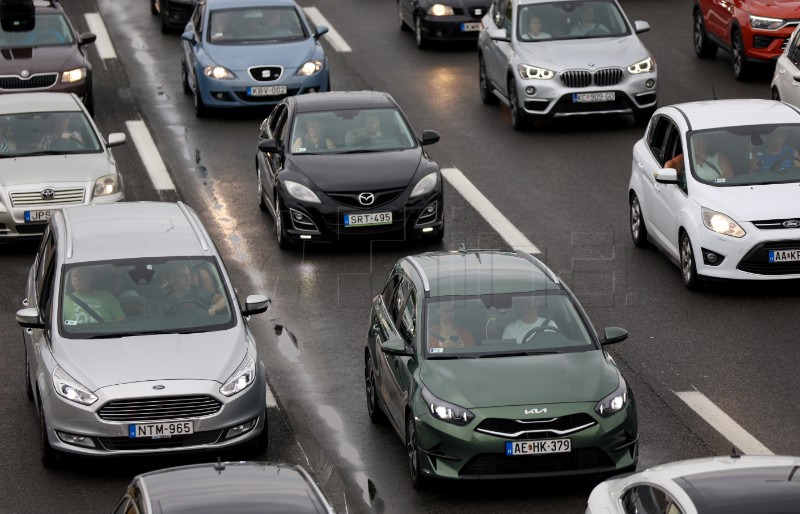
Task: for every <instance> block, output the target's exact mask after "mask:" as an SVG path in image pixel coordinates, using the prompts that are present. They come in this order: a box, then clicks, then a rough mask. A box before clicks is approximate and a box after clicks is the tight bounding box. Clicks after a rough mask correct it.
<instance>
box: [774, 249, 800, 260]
mask: <svg viewBox="0 0 800 514" xmlns="http://www.w3.org/2000/svg"><path fill="white" fill-rule="evenodd" d="M789 261H800V250H770V251H769V262H789Z"/></svg>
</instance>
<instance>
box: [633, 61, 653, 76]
mask: <svg viewBox="0 0 800 514" xmlns="http://www.w3.org/2000/svg"><path fill="white" fill-rule="evenodd" d="M654 71H656V60H655V59H653V58H652V57H648V58H647V59H645V60H644V61H639V62H637V63H636V64H631V65H630V66H628V73H630V74H631V75H638V74H639V73H652V72H654Z"/></svg>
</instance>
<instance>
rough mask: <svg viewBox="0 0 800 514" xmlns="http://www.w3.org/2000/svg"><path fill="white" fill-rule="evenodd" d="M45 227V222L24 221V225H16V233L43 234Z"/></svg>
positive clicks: (27, 234)
mask: <svg viewBox="0 0 800 514" xmlns="http://www.w3.org/2000/svg"><path fill="white" fill-rule="evenodd" d="M45 227H47V223H46V222H42V223H25V224H24V225H17V234H24V235H26V236H32V235H42V234H44V229H45Z"/></svg>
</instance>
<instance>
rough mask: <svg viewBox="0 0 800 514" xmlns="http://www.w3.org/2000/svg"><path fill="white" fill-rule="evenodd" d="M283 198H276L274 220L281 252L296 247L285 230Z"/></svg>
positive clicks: (278, 196)
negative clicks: (282, 209)
mask: <svg viewBox="0 0 800 514" xmlns="http://www.w3.org/2000/svg"><path fill="white" fill-rule="evenodd" d="M281 203H282V202H281V197H280V195H277V196H276V197H275V216H274V217H273V219H274V220H275V237H277V239H278V248H280V249H281V250H289V249H291V248H293V247H294V244H293V243H292V241H291V240H290V239H289V236H288V235H286V231H285V230H284V229H283V214H282V213H281V208H282V206H281Z"/></svg>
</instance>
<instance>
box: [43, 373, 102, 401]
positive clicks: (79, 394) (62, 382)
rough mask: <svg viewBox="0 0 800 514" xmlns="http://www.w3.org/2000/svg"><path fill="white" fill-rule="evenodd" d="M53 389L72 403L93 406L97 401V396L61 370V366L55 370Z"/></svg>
mask: <svg viewBox="0 0 800 514" xmlns="http://www.w3.org/2000/svg"><path fill="white" fill-rule="evenodd" d="M53 387H55V389H56V393H58V395H59V396H61V397H62V398H66V399H67V400H69V401H71V402H75V403H80V404H81V405H91V404H93V403H94V402H96V401H97V396H95V395H94V394H93V393H92V392H91V391H89V389H87V388H86V386H85V385H83V384H81V383H80V382H78V381H77V380H75V379H74V378H72V377H71V376H69V375H68V374H67V372H66V371H64V370H63V369H61V366H56V369H54V370H53Z"/></svg>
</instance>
